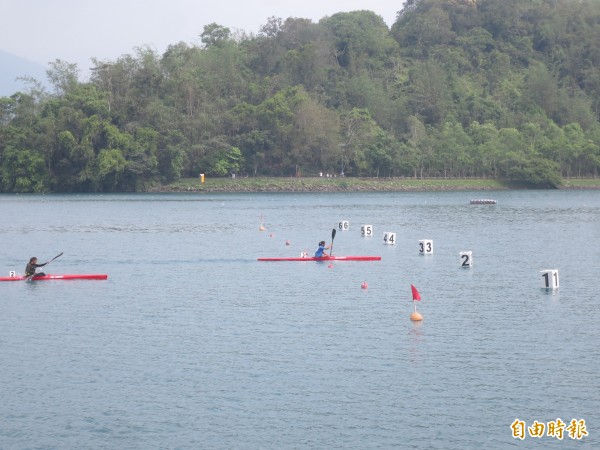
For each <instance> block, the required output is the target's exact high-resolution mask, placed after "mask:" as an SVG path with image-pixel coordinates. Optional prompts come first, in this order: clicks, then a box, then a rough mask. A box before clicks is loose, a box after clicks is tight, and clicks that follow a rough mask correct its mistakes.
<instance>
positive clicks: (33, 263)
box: [25, 256, 48, 278]
mask: <svg viewBox="0 0 600 450" xmlns="http://www.w3.org/2000/svg"><path fill="white" fill-rule="evenodd" d="M46 264H48V263H47V262H45V263H44V264H38V263H37V258H36V257H35V256H34V257H32V258H31V259H30V260H29V263H28V264H27V267H25V276H26V277H34V278H35V277H43V276H46V274H45V273H44V272H38V273H35V269H37V268H38V267H44V266H45V265H46Z"/></svg>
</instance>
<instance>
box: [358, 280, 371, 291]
mask: <svg viewBox="0 0 600 450" xmlns="http://www.w3.org/2000/svg"><path fill="white" fill-rule="evenodd" d="M360 287H361V288H362V289H367V288H368V287H369V285H368V284H367V282H366V281H363V282H362V283H361V284H360Z"/></svg>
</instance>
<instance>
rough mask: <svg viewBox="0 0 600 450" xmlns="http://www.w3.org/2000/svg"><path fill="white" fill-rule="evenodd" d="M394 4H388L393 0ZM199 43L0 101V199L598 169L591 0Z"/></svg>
mask: <svg viewBox="0 0 600 450" xmlns="http://www.w3.org/2000/svg"><path fill="white" fill-rule="evenodd" d="M398 5H399V9H400V8H401V7H402V2H400V1H399V2H398ZM199 36H200V38H201V42H202V45H199V46H194V45H190V44H186V43H183V42H180V43H173V44H172V45H171V46H169V48H168V49H167V50H166V51H165V52H164V54H162V55H159V54H156V52H154V51H153V50H151V49H149V48H136V49H135V50H134V51H133V53H132V54H130V55H125V56H123V57H121V58H119V59H118V60H116V61H98V60H94V68H93V71H92V72H93V73H92V76H91V79H90V80H89V82H81V81H79V78H78V68H77V67H76V66H75V65H73V64H70V63H68V62H65V61H60V60H56V61H55V62H53V63H52V64H50V65H49V69H48V79H49V81H50V83H51V86H52V87H53V90H52V92H46V91H45V90H44V89H43V88H41V87H40V86H41V85H40V84H39V83H37V82H36V81H35V80H30V83H29V89H27V90H26V92H17V93H15V94H14V95H12V96H10V97H1V98H0V190H1V191H3V192H41V191H57V192H73V191H78V192H79V191H83V192H98V191H136V190H144V189H147V188H148V187H149V186H151V185H154V184H157V183H167V182H172V181H175V180H177V179H178V178H180V177H189V176H195V177H197V176H198V174H199V173H205V174H207V175H209V176H227V175H229V174H231V173H237V174H240V175H248V176H256V175H261V176H265V175H267V176H293V175H296V174H301V175H302V176H310V175H315V174H318V173H319V172H328V173H337V174H340V173H344V174H345V175H346V176H366V177H389V176H409V177H490V178H501V179H508V180H515V181H519V182H526V183H529V184H530V185H532V186H539V187H552V186H557V185H559V184H560V183H561V177H563V176H564V177H597V176H598V174H599V171H600V126H599V119H600V1H598V0H409V1H407V2H406V3H405V6H404V7H403V8H402V9H401V10H400V11H399V12H398V16H397V20H396V22H395V23H394V24H393V26H392V27H391V29H389V28H388V27H387V26H386V24H385V23H384V22H383V20H382V18H381V17H379V16H377V15H376V14H374V13H372V12H370V11H355V12H350V13H338V14H334V15H332V16H330V17H325V18H323V19H321V20H320V21H319V22H318V23H314V22H312V21H310V20H308V19H298V18H289V19H280V18H275V17H271V18H269V19H267V20H266V23H265V25H264V26H263V27H262V28H261V31H260V33H258V34H257V35H246V34H236V35H234V34H232V33H231V32H230V30H229V29H228V28H227V27H226V26H225V25H220V24H214V23H213V24H209V25H206V26H204V28H203V30H199Z"/></svg>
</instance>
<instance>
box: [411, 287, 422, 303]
mask: <svg viewBox="0 0 600 450" xmlns="http://www.w3.org/2000/svg"><path fill="white" fill-rule="evenodd" d="M410 288H411V289H412V296H413V300H421V294H419V291H417V288H416V287H414V286H413V285H412V284H411V285H410Z"/></svg>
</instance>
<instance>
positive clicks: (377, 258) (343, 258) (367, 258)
mask: <svg viewBox="0 0 600 450" xmlns="http://www.w3.org/2000/svg"><path fill="white" fill-rule="evenodd" d="M258 260H259V261H380V260H381V256H323V257H321V258H315V257H314V256H312V257H306V258H302V257H297V258H258Z"/></svg>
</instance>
